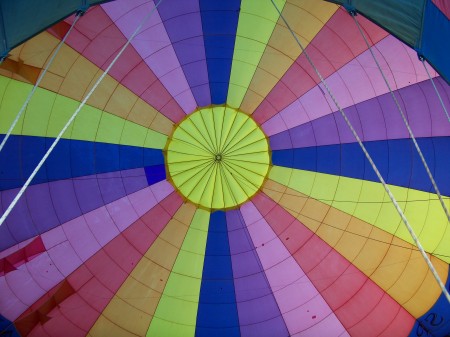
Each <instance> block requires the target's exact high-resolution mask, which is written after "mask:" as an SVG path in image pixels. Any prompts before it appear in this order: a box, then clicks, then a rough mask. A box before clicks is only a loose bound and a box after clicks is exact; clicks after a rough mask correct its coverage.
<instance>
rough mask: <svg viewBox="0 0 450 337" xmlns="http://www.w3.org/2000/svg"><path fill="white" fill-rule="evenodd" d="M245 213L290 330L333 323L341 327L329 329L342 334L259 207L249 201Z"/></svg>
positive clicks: (325, 305)
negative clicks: (259, 210)
mask: <svg viewBox="0 0 450 337" xmlns="http://www.w3.org/2000/svg"><path fill="white" fill-rule="evenodd" d="M241 213H242V216H243V218H244V221H245V223H246V226H247V228H248V231H249V233H250V236H251V239H252V241H253V245H254V246H255V247H256V251H257V253H258V256H259V258H260V261H261V263H262V266H263V268H264V270H265V273H266V276H267V279H268V281H269V283H270V286H271V288H272V291H273V293H274V296H275V299H276V301H277V303H278V306H279V308H280V311H281V313H282V315H283V319H284V321H285V323H286V326H287V328H288V330H289V333H290V334H291V335H294V334H296V333H299V332H303V331H308V330H309V329H310V328H311V327H313V326H314V325H316V324H329V325H330V326H333V327H334V328H336V327H337V329H334V330H330V328H331V327H330V326H328V327H327V331H334V332H335V336H339V335H341V334H342V333H343V332H344V331H345V329H344V327H343V326H342V325H341V324H340V323H339V321H338V319H337V318H336V316H335V315H334V314H333V312H332V310H331V309H330V307H329V306H328V305H327V304H326V302H325V301H324V299H323V298H322V296H321V295H320V294H319V293H318V291H317V290H316V288H315V287H314V285H313V284H312V283H311V281H310V280H309V279H308V277H307V276H306V275H305V273H304V272H303V271H302V269H301V268H300V267H299V265H298V264H297V263H296V261H295V260H294V259H293V257H292V256H291V254H290V253H289V252H288V250H287V249H286V247H285V246H284V245H283V243H282V242H281V241H280V239H279V238H278V237H277V235H276V234H275V233H274V232H273V230H272V229H271V228H270V226H269V225H268V223H267V222H266V220H264V219H263V217H262V215H261V214H260V213H259V212H258V210H257V209H256V207H255V206H254V205H253V204H252V203H251V202H248V203H246V204H244V205H243V206H242V207H241ZM330 316H331V317H332V318H331V319H326V318H328V317H330ZM319 322H320V323H319Z"/></svg>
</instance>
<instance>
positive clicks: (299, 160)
mask: <svg viewBox="0 0 450 337" xmlns="http://www.w3.org/2000/svg"><path fill="white" fill-rule="evenodd" d="M417 142H418V143H419V146H420V148H421V150H422V153H423V154H424V156H425V160H426V161H427V164H428V166H429V167H430V170H431V172H432V173H433V176H434V178H435V180H436V182H437V184H438V187H439V188H440V190H441V193H442V194H444V195H446V196H450V169H448V168H449V167H450V137H435V138H419V139H417ZM364 145H365V146H366V148H367V151H368V152H369V154H370V155H371V156H372V158H373V160H374V162H375V164H376V165H377V167H378V170H379V171H380V172H381V175H382V176H383V178H384V179H385V180H386V182H387V183H389V184H392V185H397V186H403V187H410V188H414V189H417V190H421V191H426V192H432V193H434V190H433V187H432V185H431V182H430V179H429V177H428V175H427V173H426V171H425V168H424V166H423V164H422V162H421V160H420V157H419V155H418V154H417V151H416V149H415V148H414V145H413V144H412V141H411V140H409V139H397V140H386V141H376V142H366V143H364ZM272 163H273V164H274V165H278V166H284V167H290V168H295V169H301V170H307V171H316V172H321V173H327V174H333V175H340V176H345V177H350V178H355V179H364V180H370V181H376V182H378V178H377V176H376V175H375V172H374V171H373V169H372V167H371V166H370V164H369V162H368V161H367V159H366V157H365V156H364V154H363V152H362V151H361V149H360V147H359V145H358V144H356V143H350V144H337V145H328V146H318V147H307V148H300V149H289V150H277V151H273V153H272Z"/></svg>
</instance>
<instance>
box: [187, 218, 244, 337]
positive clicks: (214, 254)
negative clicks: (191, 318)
mask: <svg viewBox="0 0 450 337" xmlns="http://www.w3.org/2000/svg"><path fill="white" fill-rule="evenodd" d="M195 336H198V337H203V336H205V337H209V336H217V337H221V336H223V337H228V336H240V330H239V319H238V313H237V306H236V297H235V290H234V279H233V270H232V266H231V256H230V247H229V243H228V232H227V225H226V218H225V212H222V211H217V212H214V213H212V214H211V218H210V221H209V232H208V240H207V242H206V252H205V260H204V265H203V275H202V284H201V288H200V302H199V306H198V312H197V327H196V331H195Z"/></svg>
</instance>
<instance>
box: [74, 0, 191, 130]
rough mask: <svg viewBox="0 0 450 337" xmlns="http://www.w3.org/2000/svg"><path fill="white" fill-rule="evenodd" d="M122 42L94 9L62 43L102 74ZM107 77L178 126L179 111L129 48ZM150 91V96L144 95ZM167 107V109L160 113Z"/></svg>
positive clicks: (118, 33) (102, 14)
mask: <svg viewBox="0 0 450 337" xmlns="http://www.w3.org/2000/svg"><path fill="white" fill-rule="evenodd" d="M72 21H73V18H72V17H71V18H68V19H67V22H69V23H71V22H72ZM133 26H136V24H134V25H133ZM126 40H127V39H126V38H125V37H124V35H123V34H122V33H121V31H120V30H119V28H117V27H116V25H115V24H114V23H113V21H112V20H111V19H110V18H109V16H108V15H107V14H106V13H105V11H104V10H103V9H102V7H100V6H96V7H94V8H92V9H90V10H89V11H88V12H87V13H86V14H85V15H84V16H83V18H82V19H81V20H80V21H79V22H78V23H77V25H76V27H75V28H74V30H73V31H72V33H71V34H70V36H69V38H68V39H67V41H66V43H67V44H68V45H69V46H70V47H72V48H74V49H75V50H76V51H78V52H79V53H81V54H82V55H83V56H84V57H86V58H87V59H88V60H89V61H91V62H93V63H94V64H95V65H96V66H98V67H100V68H101V69H103V70H105V69H106V67H107V66H108V65H109V64H110V63H111V61H112V59H113V58H114V57H115V55H116V54H117V52H118V51H119V50H120V48H121V47H122V46H123V45H124V44H125V43H126ZM110 75H111V76H112V77H113V78H114V79H116V80H117V81H119V82H120V83H122V84H123V85H125V86H126V87H127V88H129V89H130V90H131V91H133V92H134V93H135V94H136V95H138V96H140V97H141V98H142V99H143V100H144V101H146V102H147V103H148V104H150V105H151V106H153V107H154V108H155V109H157V110H158V111H160V112H162V113H163V114H164V115H165V116H166V117H168V118H169V119H171V120H172V121H174V122H178V121H180V120H181V119H182V118H183V117H184V115H185V114H184V112H183V110H182V109H181V107H180V106H179V105H178V104H177V103H176V101H175V100H174V98H173V97H172V96H171V95H170V93H169V92H168V91H167V89H166V88H165V87H164V86H163V84H162V83H161V82H160V81H159V80H158V78H157V76H156V75H155V74H154V73H153V72H152V70H151V69H150V68H149V67H148V65H147V64H146V63H145V61H144V60H143V59H142V57H141V56H140V55H139V54H138V52H137V51H136V50H135V49H134V48H133V46H129V47H128V48H127V49H126V50H125V51H124V53H123V55H122V56H121V57H120V58H119V59H118V61H117V62H116V64H115V65H114V67H113V68H112V69H111V71H110ZM150 91H151V92H152V93H153V94H152V95H149V94H148V92H150ZM146 93H147V94H146ZM167 105H170V106H171V109H169V110H168V109H164V107H165V106H167Z"/></svg>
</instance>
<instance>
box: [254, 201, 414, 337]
mask: <svg viewBox="0 0 450 337" xmlns="http://www.w3.org/2000/svg"><path fill="white" fill-rule="evenodd" d="M253 202H254V204H255V205H256V207H257V209H258V210H259V211H261V212H263V213H264V214H265V215H264V218H265V219H266V220H267V222H268V224H269V225H270V227H271V228H272V229H273V230H274V232H275V233H276V235H277V236H278V237H279V238H280V242H282V243H283V244H284V245H285V247H286V248H287V249H288V250H289V252H290V254H292V256H293V257H294V258H295V260H296V262H297V263H298V264H299V266H300V267H301V269H302V270H303V271H304V272H305V273H306V275H307V277H308V279H309V280H311V282H312V283H313V284H314V287H315V288H316V289H317V290H318V291H319V293H320V294H321V296H323V298H324V299H325V301H326V302H327V303H328V305H329V306H330V307H331V308H332V309H333V312H334V313H335V314H336V316H337V317H338V319H339V321H340V322H342V324H343V325H344V327H345V328H346V330H347V331H348V332H349V333H350V335H364V336H377V335H378V334H380V333H381V332H383V331H389V333H390V334H391V336H400V333H401V332H404V331H406V330H408V331H409V330H411V329H412V326H413V325H414V321H415V319H414V318H413V317H412V316H411V315H410V314H409V313H407V312H406V310H405V309H403V308H402V307H401V306H400V305H399V304H398V303H397V302H396V301H395V300H393V299H392V298H391V297H390V296H389V295H388V294H386V293H385V292H384V291H383V290H382V289H381V288H379V287H378V286H377V285H376V284H375V283H374V282H373V281H371V280H370V279H369V278H368V277H367V276H365V275H364V274H363V273H362V272H361V271H359V270H358V269H357V268H356V267H355V266H353V265H352V264H351V263H350V262H349V261H347V260H346V259H345V258H343V257H342V256H341V255H340V254H339V253H338V252H336V251H335V250H334V249H333V248H332V247H330V246H329V245H328V244H326V243H325V242H324V241H323V240H322V239H320V238H319V237H318V236H317V235H315V234H313V233H312V232H311V231H310V230H309V229H307V228H306V227H305V226H304V225H303V224H302V223H300V222H299V221H298V220H297V219H295V218H294V217H293V216H292V215H291V214H290V213H288V212H287V211H286V210H284V209H283V208H282V207H281V206H279V205H277V204H276V203H275V202H274V201H273V200H271V199H270V198H268V197H267V196H265V195H264V194H258V195H256V196H255V197H254V199H253ZM282 213H284V216H282V215H281V214H282ZM290 227H304V229H303V230H302V231H303V233H302V232H297V233H296V232H294V231H292V230H289V228H290ZM308 232H309V234H308ZM292 233H295V235H296V236H297V237H301V238H302V239H301V240H300V242H298V243H297V242H295V240H291V237H290V235H292ZM288 238H289V240H287V239H288ZM294 239H295V237H294ZM291 241H294V242H292V243H289V244H287V242H291ZM399 311H403V313H402V314H401V315H400V316H399ZM399 317H401V319H402V322H401V323H402V324H403V325H402V324H399V323H396V322H395V320H396V319H400V318H399ZM363 326H364V327H365V328H366V329H367V331H365V332H363V331H362V330H359V329H360V328H361V327H363ZM367 327H369V328H367Z"/></svg>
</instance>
